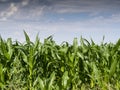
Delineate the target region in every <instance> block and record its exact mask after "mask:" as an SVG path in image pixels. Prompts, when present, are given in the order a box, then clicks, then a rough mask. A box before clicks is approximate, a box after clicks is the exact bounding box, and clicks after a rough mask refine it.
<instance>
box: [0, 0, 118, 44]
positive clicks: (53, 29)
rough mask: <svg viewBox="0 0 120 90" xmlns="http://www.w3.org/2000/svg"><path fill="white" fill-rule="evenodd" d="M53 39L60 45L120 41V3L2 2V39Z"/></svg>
mask: <svg viewBox="0 0 120 90" xmlns="http://www.w3.org/2000/svg"><path fill="white" fill-rule="evenodd" d="M23 30H25V31H26V32H27V33H28V35H29V36H30V38H31V40H34V39H35V36H36V35H37V33H39V37H40V39H41V40H43V38H46V37H48V36H50V35H53V38H54V40H55V41H56V42H58V43H61V42H62V41H68V42H70V43H71V42H72V40H73V38H74V37H77V38H80V36H81V35H82V37H84V38H86V39H88V40H89V39H90V38H92V39H93V40H94V41H95V42H97V43H100V42H101V41H102V38H103V36H105V42H116V41H117V40H118V39H119V38H120V0H0V35H1V36H2V37H3V38H4V39H6V38H12V39H13V40H18V41H21V42H23V41H25V39H24V34H23Z"/></svg>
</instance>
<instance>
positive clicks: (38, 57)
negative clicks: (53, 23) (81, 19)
mask: <svg viewBox="0 0 120 90" xmlns="http://www.w3.org/2000/svg"><path fill="white" fill-rule="evenodd" d="M24 35H25V42H24V43H20V42H19V41H12V39H11V38H8V39H7V40H4V39H3V38H2V37H0V90H119V89H120V76H119V73H120V61H119V60H120V40H118V41H117V42H116V43H104V38H103V41H102V42H101V44H96V43H95V42H94V41H93V40H92V39H91V41H88V40H86V39H84V38H82V37H80V39H78V38H74V40H73V43H72V44H69V43H68V42H63V43H61V44H57V43H56V42H55V41H54V40H53V37H52V36H49V37H48V38H45V39H44V41H43V42H41V41H40V39H39V35H37V36H36V40H35V42H32V41H31V40H30V37H29V36H28V34H27V33H26V32H25V31H24Z"/></svg>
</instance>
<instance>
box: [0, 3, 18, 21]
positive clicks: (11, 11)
mask: <svg viewBox="0 0 120 90" xmlns="http://www.w3.org/2000/svg"><path fill="white" fill-rule="evenodd" d="M17 11H18V7H17V6H16V5H15V4H14V3H11V4H10V6H9V7H8V8H7V9H6V10H4V11H3V12H1V13H0V18H1V19H0V20H2V21H3V20H7V19H8V18H9V17H11V16H12V15H14V14H15V13H16V12H17Z"/></svg>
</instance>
